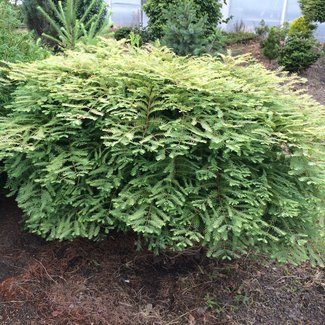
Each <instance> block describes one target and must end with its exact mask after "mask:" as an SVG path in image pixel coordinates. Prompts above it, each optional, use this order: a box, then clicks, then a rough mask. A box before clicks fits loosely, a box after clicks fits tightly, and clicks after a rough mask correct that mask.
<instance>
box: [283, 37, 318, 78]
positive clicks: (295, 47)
mask: <svg viewBox="0 0 325 325" xmlns="http://www.w3.org/2000/svg"><path fill="white" fill-rule="evenodd" d="M319 57H320V46H319V43H318V42H317V41H316V40H315V39H314V38H305V37H302V36H300V35H291V36H289V37H288V39H287V40H286V42H285V45H284V47H283V49H282V50H281V51H280V55H279V60H278V63H279V64H280V65H281V66H283V67H284V68H285V69H286V70H287V71H290V72H300V71H302V70H305V69H307V68H308V67H310V66H311V65H312V64H314V63H315V62H316V61H317V59H318V58H319Z"/></svg>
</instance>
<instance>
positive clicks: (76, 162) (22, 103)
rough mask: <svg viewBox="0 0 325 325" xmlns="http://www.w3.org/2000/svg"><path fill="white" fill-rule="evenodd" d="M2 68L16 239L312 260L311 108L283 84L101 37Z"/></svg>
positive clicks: (316, 231) (237, 65)
mask: <svg viewBox="0 0 325 325" xmlns="http://www.w3.org/2000/svg"><path fill="white" fill-rule="evenodd" d="M9 69H10V71H9V77H8V80H7V82H8V83H9V84H12V85H13V86H14V87H15V91H14V93H13V101H12V102H11V104H10V105H9V106H7V108H6V116H5V117H3V118H2V119H1V121H0V136H1V141H0V153H1V158H2V160H3V163H4V170H5V171H6V173H7V174H8V184H7V186H8V188H9V189H11V191H12V193H13V194H15V195H17V202H18V204H19V206H20V207H21V208H22V210H23V211H24V213H25V224H26V228H27V229H28V230H29V231H31V232H33V233H36V234H39V235H41V236H44V237H46V238H48V239H60V240H62V239H73V238H75V237H79V236H81V237H87V238H96V237H98V236H102V235H103V234H105V233H108V232H109V231H110V230H112V229H118V230H132V231H134V232H135V233H136V234H138V235H139V238H141V239H142V240H143V242H145V243H147V245H148V246H149V248H150V249H153V250H156V251H159V249H174V250H183V249H185V248H186V247H189V246H191V245H198V244H199V245H202V246H204V247H206V248H207V250H208V255H210V256H214V257H237V256H239V255H240V254H242V253H245V252H247V251H248V250H251V249H254V250H255V251H256V252H267V253H270V254H272V255H273V256H274V257H276V258H278V259H280V260H289V261H296V262H298V261H303V260H306V259H307V258H308V256H312V257H313V258H315V256H316V255H315V254H314V253H313V250H312V247H313V239H316V238H319V236H320V235H321V233H322V231H323V228H322V222H323V220H322V212H324V211H323V210H322V209H321V192H322V189H323V185H324V168H323V162H322V161H323V157H322V152H323V151H322V141H321V139H322V137H323V134H324V132H323V129H322V127H323V125H324V111H322V109H323V107H321V106H320V105H318V104H317V103H316V102H315V101H313V100H312V99H311V98H310V97H308V96H307V95H305V94H301V93H299V92H295V91H294V90H292V89H294V86H295V84H296V82H297V80H295V79H294V77H288V76H286V75H285V74H282V75H276V73H275V72H270V71H267V70H265V69H264V68H263V67H262V65H260V64H256V63H253V62H252V60H251V58H249V57H237V58H232V57H224V58H223V61H222V62H221V61H218V60H216V59H214V58H212V57H200V58H195V57H193V58H187V57H177V56H175V55H174V54H173V53H171V52H170V51H168V50H167V49H165V48H155V47H147V48H144V49H134V48H127V47H126V46H125V44H123V43H117V42H115V41H112V40H107V41H101V42H100V43H99V44H98V45H97V46H83V47H82V48H80V49H79V51H78V52H73V51H70V52H67V53H66V54H65V55H64V56H56V57H51V58H49V59H47V60H44V61H40V62H35V63H31V64H15V65H11V66H10V68H9Z"/></svg>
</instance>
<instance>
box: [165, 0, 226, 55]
mask: <svg viewBox="0 0 325 325" xmlns="http://www.w3.org/2000/svg"><path fill="white" fill-rule="evenodd" d="M197 10H198V8H197V6H196V4H195V3H194V1H193V0H181V1H179V2H177V4H171V5H170V6H169V7H168V9H167V10H166V11H165V12H164V15H165V18H166V25H165V27H164V28H163V34H164V37H163V38H162V44H163V45H166V46H168V47H169V48H171V49H173V51H174V52H175V53H176V54H178V55H201V54H204V53H208V52H210V50H211V49H212V47H213V43H214V41H215V40H214V39H212V37H211V36H210V37H207V34H208V29H209V27H208V20H207V16H203V17H202V18H199V19H198V18H197ZM215 35H216V34H215ZM219 35H220V37H222V38H224V36H223V34H222V33H219Z"/></svg>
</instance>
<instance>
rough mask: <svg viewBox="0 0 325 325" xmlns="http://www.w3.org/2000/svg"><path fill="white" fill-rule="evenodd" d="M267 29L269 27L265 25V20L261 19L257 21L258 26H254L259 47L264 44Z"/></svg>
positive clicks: (268, 29)
mask: <svg viewBox="0 0 325 325" xmlns="http://www.w3.org/2000/svg"><path fill="white" fill-rule="evenodd" d="M269 31H270V27H269V26H268V25H266V23H265V20H264V19H262V20H261V21H260V23H259V26H257V27H256V28H255V33H256V35H257V37H258V38H259V40H260V44H261V47H263V46H264V42H265V40H266V39H267V36H268V34H269Z"/></svg>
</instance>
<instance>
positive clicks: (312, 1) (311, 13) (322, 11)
mask: <svg viewBox="0 0 325 325" xmlns="http://www.w3.org/2000/svg"><path fill="white" fill-rule="evenodd" d="M299 4H300V7H301V10H302V13H303V14H304V16H305V17H306V18H307V19H308V20H310V21H314V22H319V23H324V22H325V1H324V0H299Z"/></svg>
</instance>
